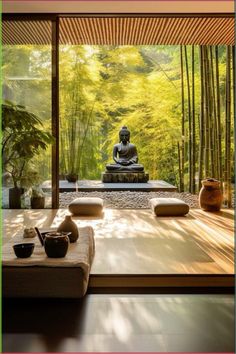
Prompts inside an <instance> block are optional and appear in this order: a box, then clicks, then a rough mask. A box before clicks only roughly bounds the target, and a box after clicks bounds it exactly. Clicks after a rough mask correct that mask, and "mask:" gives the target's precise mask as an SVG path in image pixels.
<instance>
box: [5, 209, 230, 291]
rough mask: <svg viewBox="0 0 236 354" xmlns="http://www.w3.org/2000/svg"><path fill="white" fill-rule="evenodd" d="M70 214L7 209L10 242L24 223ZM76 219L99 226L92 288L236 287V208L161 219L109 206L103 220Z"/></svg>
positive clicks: (55, 220) (50, 222) (46, 223)
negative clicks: (235, 239)
mask: <svg viewBox="0 0 236 354" xmlns="http://www.w3.org/2000/svg"><path fill="white" fill-rule="evenodd" d="M67 212H68V211H67V210H66V209H59V210H4V212H3V215H4V240H5V239H8V238H9V237H14V235H15V234H16V233H17V232H18V231H19V230H22V229H23V226H28V227H29V226H38V227H39V228H40V227H50V226H52V227H55V226H57V225H58V224H59V223H60V222H61V220H62V219H63V218H64V216H65V214H66V213H67ZM74 221H75V222H76V223H77V224H78V226H80V227H81V226H85V225H91V226H93V227H94V229H95V240H96V251H95V258H94V262H93V266H92V270H91V275H90V284H89V286H90V291H91V292H96V291H97V292H102V291H104V292H106V291H108V290H110V291H115V290H116V289H117V290H118V289H123V290H124V289H126V290H127V288H129V289H131V291H132V289H135V288H143V289H144V288H146V289H148V288H150V289H151V288H155V289H156V290H155V291H157V292H158V289H162V288H172V289H180V288H182V289H183V290H184V289H185V288H195V289H197V288H205V289H208V290H209V288H225V289H226V288H232V287H234V213H233V210H228V209H225V210H223V211H221V212H218V213H209V212H204V211H202V210H200V209H193V210H191V211H190V213H189V214H188V215H187V216H185V217H158V218H157V217H156V216H154V215H153V214H152V213H151V211H150V210H141V209H138V210H117V209H106V210H105V213H104V217H103V218H92V217H87V218H85V217H83V218H82V217H76V218H75V217H74ZM4 240H3V241H4Z"/></svg>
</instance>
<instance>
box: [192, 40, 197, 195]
mask: <svg viewBox="0 0 236 354" xmlns="http://www.w3.org/2000/svg"><path fill="white" fill-rule="evenodd" d="M194 75H195V66H194V45H192V190H191V192H192V193H193V194H195V193H196V185H195V174H196V127H195V80H194Z"/></svg>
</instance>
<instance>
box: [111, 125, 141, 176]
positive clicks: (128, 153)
mask: <svg viewBox="0 0 236 354" xmlns="http://www.w3.org/2000/svg"><path fill="white" fill-rule="evenodd" d="M119 138H120V142H119V144H116V145H114V148H113V160H114V161H115V163H111V164H108V165H106V170H107V171H108V172H143V171H144V167H143V165H140V164H138V153H137V149H136V146H135V145H134V144H131V143H130V132H129V130H128V129H127V127H122V128H121V130H120V132H119Z"/></svg>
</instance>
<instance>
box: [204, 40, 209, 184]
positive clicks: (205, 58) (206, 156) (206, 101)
mask: <svg viewBox="0 0 236 354" xmlns="http://www.w3.org/2000/svg"><path fill="white" fill-rule="evenodd" d="M203 51H204V59H203V62H204V85H205V88H204V90H205V124H204V128H205V149H204V166H205V177H209V176H210V169H209V150H210V139H209V136H210V134H209V129H210V127H209V82H208V79H207V78H208V71H209V68H208V59H207V48H206V46H203Z"/></svg>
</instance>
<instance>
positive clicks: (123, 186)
mask: <svg viewBox="0 0 236 354" xmlns="http://www.w3.org/2000/svg"><path fill="white" fill-rule="evenodd" d="M42 188H43V190H44V191H45V192H47V191H50V190H51V181H45V182H43V184H42ZM125 190H129V191H146V192H151V191H154V192H158V191H167V192H175V191H176V190H177V188H176V187H175V186H173V185H172V184H170V183H167V182H165V181H161V180H160V181H148V182H147V183H102V182H101V181H91V180H81V181H77V182H75V183H73V182H71V183H69V182H67V181H66V180H60V181H59V191H60V192H61V193H64V192H76V191H77V192H79V191H80V192H92V191H100V192H107V191H108V192H109V191H110V192H111V191H125Z"/></svg>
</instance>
